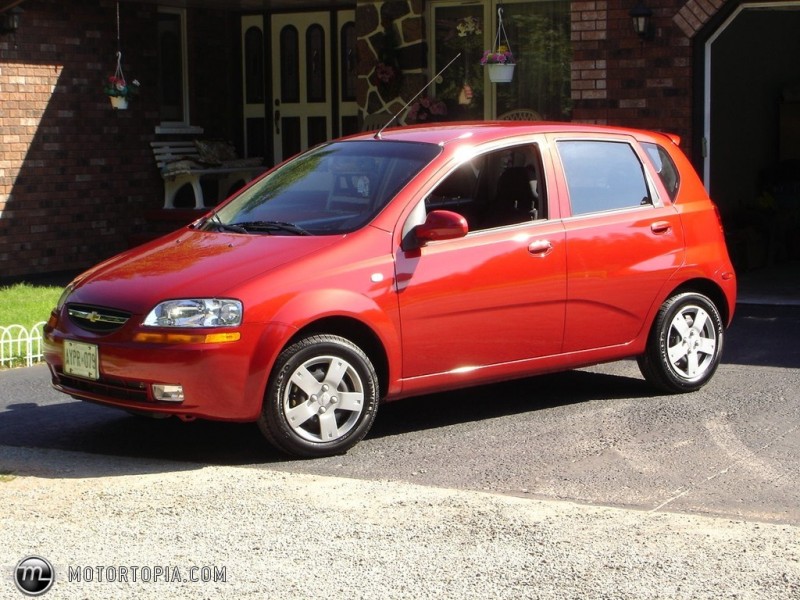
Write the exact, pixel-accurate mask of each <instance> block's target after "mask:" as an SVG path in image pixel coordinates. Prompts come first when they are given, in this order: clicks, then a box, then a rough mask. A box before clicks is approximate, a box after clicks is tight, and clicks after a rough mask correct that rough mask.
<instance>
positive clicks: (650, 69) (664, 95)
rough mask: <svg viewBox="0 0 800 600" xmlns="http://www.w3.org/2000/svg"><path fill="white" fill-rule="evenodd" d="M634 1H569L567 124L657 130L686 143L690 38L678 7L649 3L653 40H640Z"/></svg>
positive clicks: (663, 0)
mask: <svg viewBox="0 0 800 600" xmlns="http://www.w3.org/2000/svg"><path fill="white" fill-rule="evenodd" d="M633 4H634V3H633V2H630V1H626V2H620V1H619V0H587V1H582V2H573V3H572V45H573V63H572V99H573V101H574V109H573V113H572V115H573V120H575V121H582V122H588V123H601V124H611V125H626V126H631V127H640V128H644V129H661V130H668V131H670V132H672V133H676V134H678V135H680V136H681V138H682V140H683V141H682V145H683V148H684V150H685V151H687V152H689V151H690V150H691V147H690V146H691V140H692V83H693V81H692V77H693V73H692V47H691V40H690V38H689V37H687V35H686V33H685V32H684V31H683V30H682V29H681V28H680V27H679V26H678V24H677V23H676V22H675V21H674V20H673V17H674V16H675V15H676V13H677V11H678V10H679V9H680V8H681V6H682V3H681V2H674V1H671V0H649V1H648V2H647V5H648V6H649V7H650V8H651V9H652V10H653V13H654V15H653V24H654V36H653V38H652V39H650V40H642V39H640V38H639V37H638V36H637V35H636V33H634V31H633V26H632V23H631V17H630V15H629V14H628V13H629V11H630V9H631V8H632V7H633Z"/></svg>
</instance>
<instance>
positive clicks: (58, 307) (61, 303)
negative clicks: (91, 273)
mask: <svg viewBox="0 0 800 600" xmlns="http://www.w3.org/2000/svg"><path fill="white" fill-rule="evenodd" d="M74 289H75V282H74V281H73V282H72V283H70V284H69V285H68V286H67V287H65V288H64V291H63V292H61V296H59V298H58V302H56V312H58V313H60V312H61V309H62V308H64V304H66V303H67V298H69V295H70V294H71V293H72V292H73V290H74Z"/></svg>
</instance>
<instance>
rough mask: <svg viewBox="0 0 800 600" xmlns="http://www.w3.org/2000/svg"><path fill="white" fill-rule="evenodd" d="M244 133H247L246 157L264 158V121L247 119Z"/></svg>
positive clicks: (261, 119)
mask: <svg viewBox="0 0 800 600" xmlns="http://www.w3.org/2000/svg"><path fill="white" fill-rule="evenodd" d="M245 131H246V133H247V152H246V154H247V156H265V154H266V148H265V147H264V140H265V136H266V134H267V132H266V121H265V120H264V119H263V118H253V119H247V120H246V128H245Z"/></svg>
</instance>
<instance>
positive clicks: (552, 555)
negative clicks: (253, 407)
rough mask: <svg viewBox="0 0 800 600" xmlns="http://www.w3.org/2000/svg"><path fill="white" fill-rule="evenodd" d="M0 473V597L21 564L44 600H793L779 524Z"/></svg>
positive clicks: (798, 590) (78, 459) (88, 475)
mask: <svg viewBox="0 0 800 600" xmlns="http://www.w3.org/2000/svg"><path fill="white" fill-rule="evenodd" d="M142 443H147V440H146V439H143V440H142ZM0 472H4V473H8V472H12V473H13V474H14V475H13V476H12V477H6V478H3V480H2V482H0V506H2V507H3V511H2V516H1V517H0V532H2V534H0V535H2V543H0V564H2V565H3V571H4V572H5V573H7V576H5V577H3V581H2V583H0V597H2V598H23V597H24V596H22V594H21V593H20V592H19V591H18V590H17V589H16V587H15V585H14V582H13V572H14V567H15V565H16V564H17V563H18V562H19V561H20V560H21V559H22V558H24V557H26V556H28V555H32V554H34V555H39V556H42V557H44V558H46V559H48V560H49V561H50V562H51V563H52V564H53V566H54V568H55V571H56V582H55V585H54V586H53V588H52V589H51V590H50V591H49V592H47V593H46V594H45V596H44V597H45V598H48V600H49V599H51V598H52V599H57V598H99V597H108V598H112V597H113V598H117V599H120V598H137V599H139V598H222V597H226V598H233V597H242V598H303V599H305V598H311V597H325V598H331V599H337V598H342V599H345V598H347V599H350V598H370V599H376V598H393V599H395V598H421V599H422V598H425V599H428V598H447V599H455V598H514V599H518V598H576V599H577V598H580V599H589V598H609V599H612V598H613V599H617V598H620V599H621V598H636V599H647V598H670V599H676V598H687V599H688V598H692V599H697V598H714V599H717V598H738V599H748V598H751V599H761V598H764V599H770V600H776V599H782V598H786V599H797V598H798V597H800V546H799V544H800V542H798V540H800V535H799V534H800V531H798V529H799V528H798V527H795V526H791V525H780V524H764V523H755V522H741V521H733V520H730V519H716V518H707V517H701V516H690V515H682V514H670V513H657V514H656V513H648V512H642V511H635V510H623V509H616V508H604V507H595V506H582V505H577V504H573V503H568V502H558V501H539V500H532V499H527V498H517V497H510V496H502V495H492V494H486V493H480V492H468V491H454V490H450V489H439V488H432V487H424V486H417V485H412V484H407V483H389V482H385V481H358V480H352V479H342V478H333V477H322V476H314V475H297V474H289V473H285V472H278V471H273V470H269V469H261V468H260V469H251V468H245V467H209V466H203V465H199V464H187V463H177V462H176V463H171V462H166V461H153V460H142V459H129V458H117V457H111V456H96V455H89V454H81V453H74V452H65V451H57V450H37V449H27V448H11V447H4V446H0ZM157 573H160V574H161V577H158V576H157V575H156V574H157ZM205 575H208V576H209V577H208V578H209V579H213V577H211V575H215V576H217V579H221V578H222V576H224V579H225V580H224V581H219V580H218V581H206V582H203V581H201V580H197V581H188V582H184V581H183V579H188V578H192V579H194V578H196V579H202V578H203V577H201V576H205ZM78 576H80V578H81V581H80V582H77V581H69V579H70V577H71V578H72V579H73V580H74V579H77V578H78ZM87 579H91V581H86V580H87ZM100 579H102V581H100ZM109 579H111V580H112V581H108V580H109ZM125 580H127V581H125Z"/></svg>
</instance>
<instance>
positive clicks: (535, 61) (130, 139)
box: [0, 0, 800, 282]
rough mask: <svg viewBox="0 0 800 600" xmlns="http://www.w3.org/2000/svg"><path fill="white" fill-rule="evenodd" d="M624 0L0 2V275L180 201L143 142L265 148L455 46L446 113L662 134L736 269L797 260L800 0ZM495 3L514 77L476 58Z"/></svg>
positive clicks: (85, 249)
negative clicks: (525, 112) (118, 102)
mask: <svg viewBox="0 0 800 600" xmlns="http://www.w3.org/2000/svg"><path fill="white" fill-rule="evenodd" d="M636 2H637V0H625V1H622V0H587V1H574V2H569V1H567V0H549V1H542V0H540V1H536V2H534V1H532V0H517V1H513V0H508V1H506V2H502V3H499V2H497V1H496V0H482V1H481V2H477V3H471V4H469V5H463V3H460V2H454V1H451V0H427V1H426V0H385V1H379V0H337V1H335V2H331V1H328V0H326V1H321V0H319V1H317V0H303V1H289V0H263V1H261V0H259V1H255V0H236V1H223V0H185V1H178V0H162V1H157V0H148V1H146V0H120V1H119V2H116V1H115V0H72V1H70V2H63V0H0V282H2V281H5V280H12V279H18V278H22V277H32V276H37V275H44V274H51V273H57V272H70V271H77V270H81V269H83V268H86V267H88V266H90V265H92V264H94V263H96V262H97V261H99V260H101V259H104V258H106V257H108V256H111V255H113V254H115V253H116V252H119V251H121V250H124V249H125V248H127V247H129V246H130V245H131V244H135V243H136V242H137V241H138V240H141V239H144V238H145V237H147V236H149V235H151V234H152V233H153V232H159V231H160V232H163V231H164V230H166V229H169V228H172V227H177V226H179V225H181V224H183V223H184V222H188V221H189V220H191V219H192V218H195V216H196V214H197V213H195V212H194V211H191V210H190V209H191V207H192V205H193V201H192V198H191V197H189V196H188V193H184V192H186V190H182V191H181V194H179V198H178V204H177V205H178V206H179V209H177V210H172V211H167V210H164V208H163V200H164V181H163V179H162V177H161V175H160V173H159V171H158V169H157V168H156V165H155V162H154V158H153V153H152V150H151V146H150V144H151V142H154V141H160V140H175V139H183V140H190V139H196V138H202V139H220V140H229V141H231V142H232V143H233V145H234V146H235V147H236V150H237V152H238V155H239V156H240V157H263V158H262V160H263V164H264V165H265V166H270V165H272V164H274V163H275V162H276V161H279V160H281V159H282V158H284V157H285V156H289V155H291V154H293V153H295V152H297V151H299V150H302V149H304V148H306V147H308V146H309V145H313V144H314V143H317V142H320V141H324V140H325V139H330V138H332V137H336V136H338V135H343V134H347V133H351V132H355V131H358V130H359V129H360V128H361V126H362V123H363V121H364V119H365V117H366V116H367V115H370V114H374V113H380V112H388V113H394V112H396V111H398V110H399V109H400V108H401V107H402V106H403V104H404V103H405V101H406V100H409V99H411V97H412V96H413V95H414V94H415V93H416V91H417V90H419V89H420V88H421V87H422V86H423V85H424V84H425V83H426V82H427V81H428V80H429V78H430V77H432V76H433V74H434V73H436V72H438V71H439V70H440V69H441V68H442V67H443V66H444V65H445V64H446V63H447V61H448V60H450V58H451V57H452V56H455V55H456V54H457V53H458V52H461V53H462V54H461V57H460V58H459V59H457V60H456V62H454V63H453V65H452V66H451V67H450V68H448V69H447V70H445V72H444V73H443V74H442V76H441V77H440V79H438V80H437V81H436V82H435V84H434V85H433V86H432V88H431V89H430V93H431V95H433V96H435V97H436V99H437V100H439V101H441V102H443V103H444V104H445V105H446V106H447V115H446V116H443V117H441V118H444V119H448V120H455V119H460V118H477V119H486V118H495V117H497V116H499V115H501V114H502V113H503V112H505V111H506V110H509V109H512V108H523V107H524V108H530V109H533V110H536V111H537V112H538V113H539V114H540V115H541V116H542V117H543V118H545V119H549V120H575V121H583V122H593V123H608V124H619V125H626V126H633V127H643V128H653V129H665V130H669V131H671V132H674V133H677V134H678V135H680V136H681V138H682V144H683V147H684V150H685V151H686V152H687V153H688V154H689V156H690V157H691V158H692V160H693V162H694V164H695V166H696V168H697V170H698V172H700V173H701V176H702V177H703V178H704V179H705V181H706V183H707V185H708V187H709V189H710V191H711V194H712V196H713V197H714V198H715V200H716V201H717V203H718V205H719V206H720V209H721V212H722V214H723V217H724V219H725V224H726V230H727V232H728V234H729V245H730V247H731V250H732V253H733V254H734V258H735V260H736V263H737V266H738V267H739V268H742V269H747V268H752V267H757V266H761V265H762V264H766V263H767V262H768V261H770V260H781V259H783V258H786V257H792V258H797V257H798V254H800V248H798V244H797V242H796V241H794V240H797V239H798V238H799V237H800V236H797V235H796V234H797V233H798V232H800V224H799V223H798V218H799V217H798V206H800V199H799V197H800V173H798V170H797V164H798V161H800V89H799V88H798V85H799V84H800V67H798V64H797V61H796V57H797V56H798V55H800V35H798V32H800V11H798V10H797V8H798V6H800V2H798V1H797V0H786V1H773V2H761V3H758V2H753V3H746V2H738V1H735V0H727V1H725V0H688V1H687V0H644V5H646V8H647V9H649V11H651V13H652V16H651V19H650V26H649V29H648V31H646V32H645V34H644V35H638V34H637V33H636V32H634V30H633V27H632V19H631V14H630V13H631V10H632V9H633V8H634V7H635V5H636ZM498 9H502V11H501V12H498ZM12 15H13V16H15V17H18V21H19V22H18V27H17V28H16V29H15V30H13V31H12V29H13V26H12V25H13V24H12V21H13V19H12V18H11V17H12ZM498 17H500V18H502V22H503V24H504V32H505V33H506V38H507V41H508V43H509V45H510V46H511V48H512V50H514V52H515V54H516V55H517V58H518V67H517V74H516V75H515V80H514V81H513V82H512V83H511V84H492V83H490V82H489V81H488V78H487V77H486V76H485V75H484V72H483V69H482V68H481V67H480V66H479V64H478V58H479V57H480V55H481V53H482V51H483V50H484V49H487V48H489V47H492V45H493V40H494V39H495V36H496V32H497V29H498V27H497V26H498ZM462 34H463V35H462ZM502 41H504V40H502V39H501V42H502ZM117 51H120V52H121V58H122V66H123V68H124V73H125V76H126V78H127V79H128V80H129V81H130V80H132V79H134V78H135V79H137V80H138V81H139V82H141V86H140V93H139V94H138V95H137V96H136V97H134V98H133V99H132V100H131V103H130V107H129V108H128V110H115V109H113V108H112V107H111V105H110V102H109V100H108V98H107V97H106V96H105V94H104V92H103V85H104V83H105V81H106V79H107V77H108V76H109V75H112V74H113V73H114V72H115V67H116V62H117V56H116V53H117ZM378 67H380V69H379V68H378ZM387 68H388V70H387ZM408 116H409V115H407V114H405V113H403V114H401V116H400V121H401V122H404V121H405V120H408ZM205 186H207V187H208V193H207V194H206V195H207V197H209V198H210V197H212V196H214V195H220V194H221V195H224V191H222V190H219V189H218V187H219V184H218V182H216V181H214V180H213V179H209V180H207V181H206V182H205V183H204V187H205ZM215 186H216V187H215Z"/></svg>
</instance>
